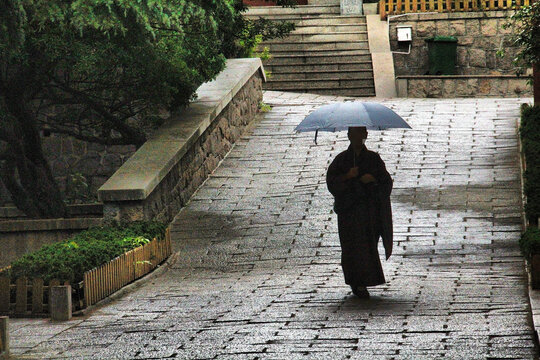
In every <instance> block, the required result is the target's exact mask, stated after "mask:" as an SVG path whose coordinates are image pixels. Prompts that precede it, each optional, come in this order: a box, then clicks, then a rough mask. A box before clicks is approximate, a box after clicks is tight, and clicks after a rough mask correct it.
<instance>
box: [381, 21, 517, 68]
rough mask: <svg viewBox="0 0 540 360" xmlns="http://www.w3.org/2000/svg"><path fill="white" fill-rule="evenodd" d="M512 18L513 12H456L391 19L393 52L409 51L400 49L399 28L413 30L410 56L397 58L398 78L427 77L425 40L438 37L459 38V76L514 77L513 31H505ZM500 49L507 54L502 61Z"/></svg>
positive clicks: (402, 55) (400, 55) (427, 66)
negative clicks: (406, 26)
mask: <svg viewBox="0 0 540 360" xmlns="http://www.w3.org/2000/svg"><path fill="white" fill-rule="evenodd" d="M511 14H512V12H510V11H485V12H456V13H441V14H410V15H407V16H403V17H399V18H395V19H391V21H390V46H391V49H392V50H393V51H396V50H399V51H403V50H406V48H403V47H399V46H398V42H397V33H396V26H398V25H411V26H412V49H411V53H410V54H409V55H405V54H394V66H395V73H396V76H400V75H425V74H426V73H427V71H428V69H429V64H428V49H427V43H426V42H425V39H427V38H429V37H432V36H435V35H443V36H448V35H451V36H455V37H457V39H458V48H457V59H456V65H457V69H456V70H457V74H459V75H478V74H480V75H501V74H513V66H512V59H513V58H514V56H515V54H516V51H517V50H516V48H515V47H512V44H511V43H510V42H509V33H510V30H505V29H503V28H502V25H503V24H504V23H505V22H506V21H507V19H508V18H509V16H510V15H511ZM501 48H504V49H505V50H506V56H504V57H503V58H500V57H498V56H496V53H497V50H499V49H501Z"/></svg>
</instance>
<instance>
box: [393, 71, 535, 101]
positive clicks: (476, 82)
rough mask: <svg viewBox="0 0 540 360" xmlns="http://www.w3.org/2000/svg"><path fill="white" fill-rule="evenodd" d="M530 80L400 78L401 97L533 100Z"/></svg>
mask: <svg viewBox="0 0 540 360" xmlns="http://www.w3.org/2000/svg"><path fill="white" fill-rule="evenodd" d="M528 79H529V77H520V78H518V77H516V76H513V75H461V76H459V75H458V76H452V75H448V76H443V75H440V76H434V75H424V76H421V75H420V76H413V75H411V76H398V77H397V78H396V87H397V93H398V97H412V98H460V97H532V87H531V86H530V85H529V84H527V80H528Z"/></svg>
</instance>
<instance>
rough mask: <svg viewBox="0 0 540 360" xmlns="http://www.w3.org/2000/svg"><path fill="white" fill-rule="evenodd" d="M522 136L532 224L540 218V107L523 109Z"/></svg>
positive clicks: (526, 188)
mask: <svg viewBox="0 0 540 360" xmlns="http://www.w3.org/2000/svg"><path fill="white" fill-rule="evenodd" d="M519 131H520V136H521V142H522V146H523V153H524V155H525V161H526V163H527V169H526V171H525V174H524V177H525V185H524V193H525V196H527V204H526V205H525V213H526V215H527V218H528V219H529V221H531V222H532V223H536V222H537V220H538V217H539V216H540V106H529V105H526V104H525V105H523V106H522V107H521V127H520V130H519Z"/></svg>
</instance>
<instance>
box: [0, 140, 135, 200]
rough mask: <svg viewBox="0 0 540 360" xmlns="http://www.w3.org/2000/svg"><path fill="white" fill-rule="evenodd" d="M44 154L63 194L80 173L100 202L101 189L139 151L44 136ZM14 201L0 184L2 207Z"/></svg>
mask: <svg viewBox="0 0 540 360" xmlns="http://www.w3.org/2000/svg"><path fill="white" fill-rule="evenodd" d="M42 141H43V151H44V153H45V155H46V157H47V159H48V160H49V164H50V165H51V169H52V172H53V174H54V176H55V178H56V181H57V183H58V185H59V186H60V189H61V191H63V192H65V190H66V184H67V182H68V178H69V176H70V175H72V174H76V173H80V174H81V175H83V176H84V177H85V178H86V181H87V184H88V185H89V186H90V194H93V195H94V196H95V198H96V201H97V190H98V189H99V188H100V187H101V185H103V184H104V183H105V182H106V181H107V179H108V178H109V177H111V175H112V174H114V172H115V171H116V170H117V169H118V168H119V167H120V166H122V164H123V163H124V162H125V161H126V160H127V159H128V158H129V157H130V156H131V155H132V154H133V153H134V152H135V146H132V145H126V146H105V145H101V144H94V143H89V142H86V141H82V140H77V139H75V138H73V137H71V136H67V135H57V134H52V135H50V136H43V137H42ZM10 202H11V197H10V195H9V192H8V191H7V190H6V189H5V187H4V186H3V185H2V183H1V182H0V206H6V205H7V204H9V203H10Z"/></svg>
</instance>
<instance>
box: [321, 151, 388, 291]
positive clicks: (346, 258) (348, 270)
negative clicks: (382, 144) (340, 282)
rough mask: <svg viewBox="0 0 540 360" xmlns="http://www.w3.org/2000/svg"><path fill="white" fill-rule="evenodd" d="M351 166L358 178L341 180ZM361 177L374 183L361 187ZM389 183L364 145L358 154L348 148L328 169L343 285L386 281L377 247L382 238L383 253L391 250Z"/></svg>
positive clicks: (381, 164)
mask: <svg viewBox="0 0 540 360" xmlns="http://www.w3.org/2000/svg"><path fill="white" fill-rule="evenodd" d="M354 164H356V166H358V170H359V175H358V177H356V178H353V179H349V180H344V179H343V177H344V175H345V174H346V173H347V172H348V171H349V169H350V168H352V167H353V166H354ZM364 174H371V175H373V177H374V178H375V179H376V182H375V183H369V184H363V183H362V182H361V181H360V178H361V177H362V175H364ZM392 183H393V181H392V178H391V177H390V174H389V173H388V171H387V170H386V166H385V164H384V162H383V160H382V159H381V157H380V156H379V154H377V153H376V152H373V151H370V150H368V149H366V147H365V146H364V148H363V150H362V152H361V153H360V154H358V155H355V154H354V150H353V148H352V146H349V148H348V149H347V150H345V151H343V152H342V153H340V154H339V155H337V156H336V158H335V159H334V161H332V163H331V164H330V166H329V168H328V171H327V174H326V184H327V186H328V190H329V191H330V192H331V193H332V195H334V200H335V202H334V211H335V212H336V214H337V216H338V229H339V240H340V244H341V266H342V268H343V274H344V276H345V283H346V284H349V285H351V286H354V287H356V286H374V285H379V284H384V283H385V282H386V281H385V278H384V273H383V269H382V265H381V260H380V258H379V252H378V249H377V245H378V241H379V237H382V239H383V245H384V248H385V250H386V252H387V253H389V252H391V251H392V243H393V231H392V209H391V205H390V193H391V192H392Z"/></svg>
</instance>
